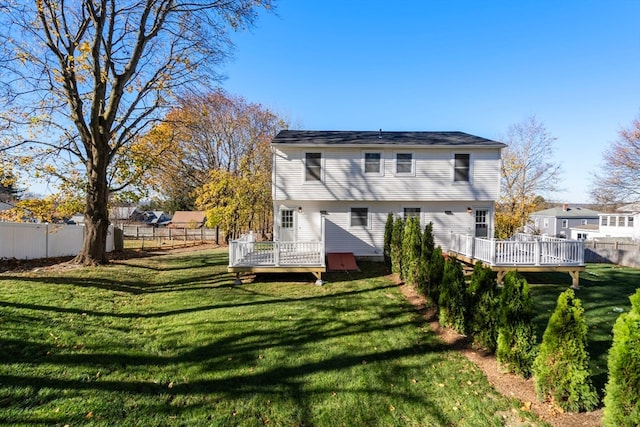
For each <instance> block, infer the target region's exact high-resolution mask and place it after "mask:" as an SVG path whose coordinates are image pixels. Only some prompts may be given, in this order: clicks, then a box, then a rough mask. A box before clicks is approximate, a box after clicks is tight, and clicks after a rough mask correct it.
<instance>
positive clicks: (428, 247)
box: [418, 222, 435, 296]
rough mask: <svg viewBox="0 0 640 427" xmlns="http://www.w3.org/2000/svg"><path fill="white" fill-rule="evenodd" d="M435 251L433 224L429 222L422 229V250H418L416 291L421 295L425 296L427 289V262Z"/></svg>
mask: <svg viewBox="0 0 640 427" xmlns="http://www.w3.org/2000/svg"><path fill="white" fill-rule="evenodd" d="M434 249H435V242H434V240H433V223H432V222H429V224H427V225H426V226H425V227H424V232H423V233H422V248H421V250H420V263H419V267H418V289H419V290H420V292H421V293H422V294H423V295H425V296H426V295H427V289H428V287H429V262H430V261H431V256H432V255H433V250H434Z"/></svg>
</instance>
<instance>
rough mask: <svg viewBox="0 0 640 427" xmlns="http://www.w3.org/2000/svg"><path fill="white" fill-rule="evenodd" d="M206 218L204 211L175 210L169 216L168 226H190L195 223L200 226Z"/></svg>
mask: <svg viewBox="0 0 640 427" xmlns="http://www.w3.org/2000/svg"><path fill="white" fill-rule="evenodd" d="M206 220H207V214H206V212H204V211H176V212H175V213H174V214H173V218H171V222H170V223H169V227H190V226H192V225H195V226H196V227H197V228H201V227H202V226H203V225H204V223H205V221H206Z"/></svg>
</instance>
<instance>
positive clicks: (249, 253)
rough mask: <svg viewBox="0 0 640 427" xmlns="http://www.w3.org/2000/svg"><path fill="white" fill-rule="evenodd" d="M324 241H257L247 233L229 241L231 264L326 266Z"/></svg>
mask: <svg viewBox="0 0 640 427" xmlns="http://www.w3.org/2000/svg"><path fill="white" fill-rule="evenodd" d="M324 265H325V262H324V243H323V242H319V241H309V242H279V241H275V242H271V241H269V242H256V241H255V239H254V237H253V234H251V233H250V234H245V235H243V236H241V237H240V238H239V239H237V240H233V241H231V242H230V243H229V266H230V267H236V266H274V267H280V266H324Z"/></svg>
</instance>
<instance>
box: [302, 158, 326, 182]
mask: <svg viewBox="0 0 640 427" xmlns="http://www.w3.org/2000/svg"><path fill="white" fill-rule="evenodd" d="M304 180H305V181H322V153H305V154H304Z"/></svg>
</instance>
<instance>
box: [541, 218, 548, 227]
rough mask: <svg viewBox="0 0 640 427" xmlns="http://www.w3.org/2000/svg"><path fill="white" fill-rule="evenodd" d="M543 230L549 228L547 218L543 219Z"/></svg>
mask: <svg viewBox="0 0 640 427" xmlns="http://www.w3.org/2000/svg"><path fill="white" fill-rule="evenodd" d="M542 227H543V228H549V218H545V219H544V221H543V223H542Z"/></svg>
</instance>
